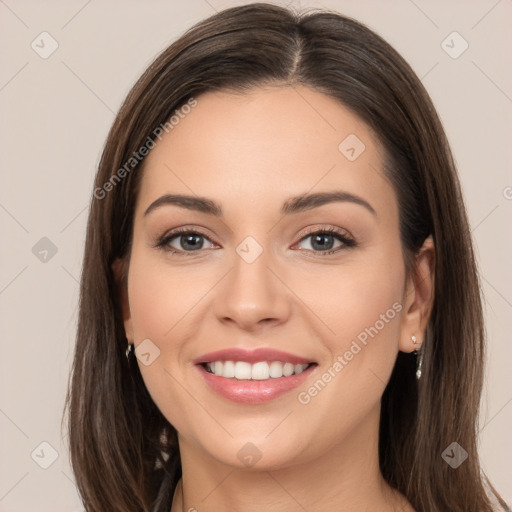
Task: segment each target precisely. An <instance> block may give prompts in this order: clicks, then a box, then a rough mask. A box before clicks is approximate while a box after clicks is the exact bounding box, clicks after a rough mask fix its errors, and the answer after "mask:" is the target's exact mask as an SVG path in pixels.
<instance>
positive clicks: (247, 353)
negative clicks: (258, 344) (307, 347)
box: [194, 348, 314, 364]
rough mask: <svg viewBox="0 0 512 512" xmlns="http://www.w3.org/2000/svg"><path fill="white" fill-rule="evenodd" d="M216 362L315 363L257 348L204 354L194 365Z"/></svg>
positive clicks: (279, 352)
mask: <svg viewBox="0 0 512 512" xmlns="http://www.w3.org/2000/svg"><path fill="white" fill-rule="evenodd" d="M214 361H247V362H248V363H251V364H253V363H257V362H259V361H281V362H283V363H293V364H308V363H312V362H314V361H311V360H308V359H304V358H303V357H299V356H296V355H293V354H289V353H288V352H282V351H281V350H275V349H273V348H257V349H254V350H245V349H241V348H228V349H225V350H217V351H216V352H208V354H204V355H202V356H201V357H198V358H197V359H195V360H194V363H195V364H202V363H211V362H214Z"/></svg>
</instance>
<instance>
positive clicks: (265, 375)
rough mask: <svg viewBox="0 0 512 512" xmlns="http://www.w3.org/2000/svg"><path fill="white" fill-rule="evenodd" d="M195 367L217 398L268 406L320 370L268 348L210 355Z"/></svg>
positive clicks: (201, 359) (306, 361)
mask: <svg viewBox="0 0 512 512" xmlns="http://www.w3.org/2000/svg"><path fill="white" fill-rule="evenodd" d="M194 363H195V365H196V367H197V368H198V370H199V371H200V373H201V376H202V378H203V379H204V381H205V382H206V384H207V385H208V387H209V388H210V389H211V390H213V391H214V392H215V393H216V394H218V395H221V396H222V397H224V398H226V399H228V400H230V401H234V402H239V403H246V404H259V403H263V402H267V401H269V400H273V399H275V398H277V397H279V396H281V395H283V394H285V393H287V392H288V391H291V390H292V389H294V388H296V387H297V386H299V385H300V384H302V383H303V382H304V381H305V380H306V379H307V378H309V376H310V375H311V374H312V373H313V372H314V371H315V368H316V367H317V363H316V362H315V361H311V360H308V359H305V358H303V357H300V356H297V355H295V354H291V353H287V352H282V351H280V350H275V349H267V348H259V349H255V350H244V349H239V348H232V349H226V350H219V351H216V352H209V353H208V354H204V355H202V356H201V357H199V358H197V359H196V360H194ZM228 368H229V369H228ZM292 369H293V370H292Z"/></svg>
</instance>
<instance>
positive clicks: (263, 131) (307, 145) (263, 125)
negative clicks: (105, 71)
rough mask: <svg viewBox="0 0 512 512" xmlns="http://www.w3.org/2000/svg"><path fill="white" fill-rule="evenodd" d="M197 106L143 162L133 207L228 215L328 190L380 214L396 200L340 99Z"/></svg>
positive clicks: (359, 124)
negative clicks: (167, 200)
mask: <svg viewBox="0 0 512 512" xmlns="http://www.w3.org/2000/svg"><path fill="white" fill-rule="evenodd" d="M196 101H197V105H196V106H195V107H194V108H192V109H190V111H189V112H188V113H187V114H183V113H182V115H181V116H180V119H179V122H178V123H177V124H174V125H173V128H172V129H171V130H170V131H169V133H167V134H164V135H163V137H162V139H161V140H158V139H156V146H155V147H154V148H153V149H152V150H151V151H150V153H149V155H148V156H147V157H146V162H145V166H144V176H143V178H142V183H141V189H140V194H139V201H138V208H139V210H140V209H144V208H145V207H147V205H148V204H149V203H150V202H151V201H154V200H155V199H156V198H158V197H159V196H160V195H162V194H165V193H182V194H189V195H191V194H192V195H199V196H206V197H212V199H213V198H214V199H215V200H216V202H219V203H221V204H223V205H226V208H223V209H225V210H226V211H229V209H230V208H232V212H233V213H235V210H236V209H238V210H240V207H243V208H244V209H247V207H249V206H250V205H252V206H254V207H255V208H260V209H261V208H262V207H264V206H267V205H268V206H269V208H270V207H271V208H274V207H273V206H271V205H272V204H277V203H279V206H281V204H282V202H283V201H284V200H285V199H286V198H287V197H289V196H294V195H300V194H304V193H307V192H309V191H311V192H317V191H328V190H334V189H336V190H339V189H343V190H346V191H347V192H349V193H354V194H358V195H363V194H364V195H365V197H366V198H367V199H368V200H369V201H371V202H372V203H375V204H374V205H373V206H374V207H375V208H376V209H378V208H379V205H380V206H382V207H384V206H385V205H386V204H387V206H388V208H389V206H393V203H394V202H396V201H395V197H394V193H393V190H392V187H391V186H390V184H389V183H388V181H387V180H386V178H385V177H384V175H383V168H382V166H383V151H382V149H381V147H380V144H379V143H378V140H377V138H376V136H375V135H374V133H373V132H372V131H371V129H370V128H369V127H368V126H367V125H366V124H365V123H364V122H363V121H362V120H361V119H359V118H358V117H357V116H356V115H354V114H353V113H352V112H351V111H350V110H349V109H348V108H346V107H345V106H344V105H342V104H341V103H340V102H338V101H337V100H335V99H333V98H330V97H328V96H325V95H323V94H321V93H319V92H316V91H313V90H311V89H308V88H306V87H302V86H300V87H279V88H278V87H272V88H265V89H260V88H258V89H254V90H252V91H250V92H249V93H243V94H238V93H229V92H224V91H216V92H208V93H205V94H202V95H200V96H198V97H197V98H196ZM187 110H188V109H187ZM390 201H391V203H390ZM276 208H277V206H276ZM260 212H261V210H260Z"/></svg>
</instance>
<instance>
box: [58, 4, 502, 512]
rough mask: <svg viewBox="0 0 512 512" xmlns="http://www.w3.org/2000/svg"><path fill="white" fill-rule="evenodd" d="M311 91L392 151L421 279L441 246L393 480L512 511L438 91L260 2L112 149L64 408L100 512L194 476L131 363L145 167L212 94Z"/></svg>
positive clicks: (136, 503) (167, 492) (150, 86)
mask: <svg viewBox="0 0 512 512" xmlns="http://www.w3.org/2000/svg"><path fill="white" fill-rule="evenodd" d="M299 84H300V85H305V86H307V87H310V88H312V89H314V90H316V91H319V92H321V93H324V94H326V95H329V96H330V97H333V98H335V99H337V100H339V101H340V102H341V103H342V104H344V105H345V106H347V107H348V108H350V109H351V110H352V111H353V112H354V113H355V114H356V115H357V116H359V117H360V118H361V119H362V120H364V121H365V122H366V123H367V124H368V125H369V126H370V127H371V128H372V129H373V130H374V131H375V133H376V134H377V136H378V138H379V139H380V142H381V143H382V146H383V147H384V149H385V152H386V159H385V160H386V161H385V169H386V175H387V177H388V179H389V180H390V182H391V183H392V185H393V187H394V189H395V191H396V193H397V197H398V202H399V210H400V234H401V241H402V246H403V253H404V258H405V261H406V263H407V264H408V268H409V269H410V268H411V267H410V265H409V263H410V262H411V261H412V259H411V258H412V256H413V255H414V254H415V253H416V252H417V251H418V249H419V248H420V247H421V245H422V243H423V241H424V240H425V238H426V237H427V236H429V235H432V237H433V239H434V243H435V250H436V266H435V284H436V285H435V297H434V305H433V310H432V313H431V318H430V322H429V325H428V327H427V332H426V339H425V342H424V344H423V347H422V358H423V359H422V376H421V379H420V380H419V381H418V380H417V379H416V378H415V371H416V358H417V356H416V355H415V354H405V353H402V352H400V353H399V355H398V357H397V360H396V364H395V367H394V369H393V373H392V375H391V378H390V381H389V383H388V385H387V387H386V389H385V391H384V394H383V397H382V408H381V420H380V431H379V460H380V467H381V471H382V474H383V476H384V478H385V479H386V481H387V482H389V484H390V485H391V486H392V487H394V488H396V489H398V490H399V491H400V492H401V493H402V494H404V495H405V496H406V498H407V499H408V500H409V502H410V503H411V504H412V506H413V507H414V508H415V509H416V510H417V511H424V512H434V511H451V512H455V511H461V512H469V511H475V512H476V511H478V512H491V510H493V508H492V505H491V501H490V498H489V496H488V494H487V492H489V491H486V488H485V487H486V485H489V486H490V488H491V489H492V493H494V494H495V495H496V496H497V497H498V500H499V501H500V503H501V505H502V506H503V507H506V504H505V503H504V502H503V500H502V499H501V498H499V496H498V494H497V493H496V492H495V491H494V489H493V488H492V486H491V485H490V484H489V483H488V481H486V477H485V476H484V475H483V473H482V472H481V469H480V464H479V458H478V452H477V434H478V427H477V421H478V412H479V404H480V396H481V391H482V383H483V361H484V356H485V353H484V349H485V340H484V328H483V315H482V306H481V296H480V286H479V280H478V275H477V270H476V266H475V260H474V255H473V248H472V243H471V236H470V230H469V228H468V220H467V216H466V212H465V208H464V203H463V199H462V197H461V191H460V186H459V182H458V178H457V174H456V170H455V165H454V162H453V159H452V155H451V152H450V149H449V146H448V142H447V140H446V136H445V134H444V131H443V128H442V126H441V123H440V120H439V118H438V116H437V114H436V112H435V109H434V107H433V105H432V102H431V100H430V98H429V96H428V94H427V92H426V91H425V89H424V87H423V85H422V84H421V82H420V81H419V79H418V78H417V76H416V75H415V74H414V72H413V71H412V69H411V68H410V66H409V65H408V64H407V63H406V62H405V61H404V59H403V58H402V57H401V56H400V55H399V54H398V53H397V52H396V51H395V50H394V49H393V48H392V47H391V46H390V45H389V44H388V43H386V42H385V41H384V40H383V39H381V38H380V37H379V36H378V35H377V34H375V33H374V32H372V31H371V30H370V29H368V28H367V27H365V26H364V25H362V24H361V23H359V22H357V21H355V20H353V19H350V18H347V17H344V16H342V15H340V14H338V13H335V12H330V11H325V10H322V11H311V12H303V13H295V12H293V11H290V10H288V9H285V8H282V7H277V6H274V5H270V4H251V5H248V6H243V7H235V8H231V9H226V10H224V11H221V12H220V13H218V14H215V15H214V16H212V17H210V18H208V19H206V20H204V21H202V22H200V23H198V24H197V25H195V26H194V27H192V28H191V29H190V30H189V31H188V32H186V33H185V34H184V35H183V36H182V37H180V38H179V39H178V40H177V41H176V42H175V43H173V44H172V45H171V46H169V47H168V48H167V49H165V50H164V51H163V52H162V53H161V54H160V55H159V56H158V57H157V58H156V60H155V61H154V62H153V63H152V64H151V65H150V67H149V68H148V69H147V70H146V71H145V72H144V74H143V75H142V76H141V78H140V79H139V80H138V81H137V83H136V84H135V85H134V87H133V88H132V90H131V91H130V93H129V94H128V96H127V98H126V100H125V102H124V104H123V105H122V107H121V109H120V111H119V113H118V115H117V117H116V119H115V122H114V124H113V126H112V128H111V130H110V133H109V135H108V138H107V141H106V144H105V148H104V151H103V154H102V158H101V161H100V164H99V169H98V173H97V176H96V181H95V185H94V187H95V192H94V194H93V197H92V201H91V206H90V213H89V221H88V227H87V238H86V245H85V252H84V261H83V272H82V277H81V283H80V305H79V306H80V307H79V320H78V331H77V339H76V352H75V356H74V362H73V368H72V373H71V375H70V386H69V390H68V395H67V400H66V408H69V412H68V414H69V422H68V429H69V443H70V452H71V462H72V467H73V471H74V473H75V476H76V481H77V486H78V489H79V492H80V494H81V497H82V499H83V502H84V505H85V508H86V510H87V511H107V510H108V511H122V512H127V511H134V512H135V511H149V510H153V511H155V512H156V511H160V510H161V511H167V512H168V510H170V506H171V502H172V496H173V493H174V490H175V487H176V483H177V481H178V480H179V478H180V476H181V463H180V454H179V447H178V444H177V435H176V430H175V429H174V427H173V426H172V425H171V424H170V423H169V422H168V421H167V420H166V418H165V417H164V416H163V415H162V413H161V412H160V411H159V410H158V408H157V407H156V405H155V404H154V403H153V401H152V399H151V397H150V395H149V393H148V391H147V389H146V387H145V385H144V382H143V380H142V377H141V374H140V372H139V368H138V365H137V361H136V359H135V357H134V356H133V355H130V356H129V357H128V358H127V356H126V354H125V350H126V346H127V340H126V337H125V332H124V327H123V319H122V313H121V304H120V298H119V293H118V291H119V290H118V285H117V283H116V280H115V276H114V273H113V271H112V263H113V262H114V261H115V260H116V258H122V257H129V253H130V244H131V238H132V229H133V215H134V205H135V201H136V198H137V191H138V184H139V182H140V178H141V175H142V170H143V164H144V159H143V158H140V161H138V160H137V161H134V160H131V159H133V158H135V157H134V154H135V153H136V152H138V150H139V149H140V148H141V147H142V146H144V145H150V143H152V141H154V140H155V139H156V137H157V134H158V133H159V132H157V131H156V130H157V128H158V127H161V126H165V123H168V121H169V119H170V118H171V116H172V115H173V114H174V113H175V111H176V110H177V109H178V108H180V107H182V106H183V105H185V104H186V103H187V101H190V100H191V98H195V99H196V100H197V99H198V97H199V96H200V94H201V93H202V92H205V91H213V90H226V89H230V90H234V91H239V92H243V91H246V90H249V89H251V88H253V87H258V86H264V85H284V86H292V87H293V86H294V85H299ZM198 101H200V98H199V100H198ZM160 133H161V132H160ZM137 154H138V153H137ZM137 159H139V157H138V156H137ZM127 162H131V163H130V165H128V166H127V165H126V164H127ZM122 168H124V171H125V172H121V171H120V169H122ZM107 183H110V185H107ZM452 442H457V443H458V444H459V445H460V446H461V447H462V448H464V450H466V452H468V454H469V456H468V458H467V460H466V461H465V462H464V463H463V464H462V465H460V466H459V467H458V468H457V469H453V468H452V467H450V466H449V465H448V464H447V463H446V462H445V461H444V460H443V459H442V457H441V454H442V453H443V451H444V450H445V449H446V448H447V447H448V446H449V445H450V444H451V443H452Z"/></svg>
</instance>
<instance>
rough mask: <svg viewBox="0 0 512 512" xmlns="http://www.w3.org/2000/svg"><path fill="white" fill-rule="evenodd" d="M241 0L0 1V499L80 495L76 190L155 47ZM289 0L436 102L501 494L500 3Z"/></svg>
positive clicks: (505, 458) (487, 464)
mask: <svg viewBox="0 0 512 512" xmlns="http://www.w3.org/2000/svg"><path fill="white" fill-rule="evenodd" d="M241 3H251V2H238V1H228V0H189V1H187V2H174V1H166V2H164V1H142V0H139V1H134V0H131V1H126V0H123V1H121V0H116V1H113V0H109V1H98V0H89V1H84V0H72V1H70V0H66V1H63V0H62V1H54V0H52V1H46V2H38V1H35V0H32V1H29V0H26V1H22V0H1V1H0V40H1V47H2V48H3V51H2V53H1V57H0V59H1V77H0V110H1V116H2V124H1V146H0V159H1V160H0V161H1V170H2V172H1V182H0V222H1V259H0V308H1V332H0V343H1V348H0V447H1V456H0V510H1V511H9V512H21V511H24V512H26V511H35V510H37V511H40V512H45V511H48V512H50V511H51V512H59V511H70V512H71V511H81V510H83V507H82V506H81V504H80V500H79V499H78V495H77V492H76V488H75V485H74V479H73V475H72V472H71V469H70V467H69V458H68V455H67V444H66V437H65V435H61V429H60V420H61V415H62V408H63V403H64V397H65V392H66V386H67V379H68V373H69V368H70V365H71V361H72V355H73V346H74V336H75V329H76V317H77V300H78V280H79V276H80V271H81V261H82V251H83V243H84V233H85V223H86V219H87V206H88V204H89V199H90V196H91V193H92V183H93V177H94V174H95V171H96V167H97V164H98V161H99V157H100V154H101V151H102V148H103V144H104V141H105V138H106V135H107V131H108V129H109V127H110V126H111V123H112V122H113V119H114V116H115V113H116V111H117V110H118V108H119V106H120V104H121V102H122V100H123V99H124V97H125V95H126V93H127V92H128V91H129V89H130V87H131V86H132V85H133V83H134V82H135V80H136V79H137V78H138V76H139V75H140V74H141V73H142V72H143V71H144V69H145V68H146V66H147V65H148V64H149V63H150V62H151V61H152V60H153V58H154V57H155V56H156V55H157V54H158V53H159V52H160V51H161V50H163V49H164V48H165V47H166V46H168V45H169V44H170V43H171V42H172V41H174V40H175V39H176V38H177V37H179V36H180V35H181V34H182V33H183V32H184V31H185V30H186V29H188V28H189V27H190V26H191V25H192V24H193V23H195V22H197V21H199V20H200V19H202V18H205V17H207V16H209V15H211V14H213V13H214V12H215V11H218V10H221V9H223V8H225V7H231V6H235V5H240V4H241ZM276 3H279V2H276ZM281 3H282V4H284V2H281ZM291 3H292V4H293V5H294V6H295V7H310V6H313V7H327V8H331V9H335V10H338V11H339V12H341V13H343V14H345V15H349V16H352V17H354V18H356V19H358V20H360V21H362V22H364V23H366V24H367V25H369V26H370V27H371V28H373V29H374V30H376V31H377V32H378V33H379V34H381V35H382V36H383V37H384V38H385V39H386V40H387V41H389V42H390V43H391V44H392V45H393V46H394V47H395V48H396V49H397V50H398V51H399V52H400V53H401V54H402V55H403V56H404V57H405V58H406V60H407V61H408V62H409V63H410V64H411V65H412V67H413V69H414V70H415V72H416V73H417V74H418V76H419V77H420V78H421V79H422V81H423V83H424V84H425V86H426V88H427V90H428V92H429V93H430V95H431V96H432V99H433V101H434V104H435V105H436V108H437V109H438V112H439V114H440V116H441V119H442V121H443V124H444V127H445V129H446V132H447V134H448V138H449V140H450V142H451V146H452V149H453V152H454V155H455V158H456V161H457V164H458V169H459V173H460V178H461V181H462V186H463V192H464V194H465V198H466V201H467V207H468V213H469V218H470V222H471V226H472V235H473V238H474V242H475V246H476V250H477V256H478V263H479V266H480V270H481V276H482V285H483V292H484V294H485V299H486V300H485V307H486V319H487V331H488V336H489V361H488V367H487V378H486V385H485V391H484V396H483V401H482V405H483V407H482V422H481V435H480V451H481V457H482V462H483V466H484V469H485V470H486V471H487V473H488V474H489V476H490V477H491V479H492V481H493V482H494V483H495V484H496V486H497V488H498V489H499V490H500V491H501V492H502V494H503V496H504V497H505V499H506V500H507V501H508V502H509V503H510V502H512V489H511V486H510V482H511V481H512V473H511V469H510V455H511V453H512V442H511V439H510V432H511V430H512V429H511V426H512V404H511V401H512V386H511V377H510V367H511V365H512V357H511V353H510V348H509V347H510V332H511V327H512V325H511V324H512V323H511V317H512V315H511V308H512V287H511V267H510V261H512V257H511V256H512V254H511V253H512V245H511V229H510V227H511V222H510V220H511V219H510V214H511V208H512V177H511V175H510V172H509V170H510V168H511V160H512V152H511V150H510V146H511V141H512V122H511V120H512V76H511V75H512V73H511V69H512V68H511V66H510V62H511V53H512V52H511V38H510V23H511V20H512V3H511V2H510V0H499V1H496V0H478V1H476V0H474V1H462V0H460V1H454V0H452V1H441V0H436V1H426V0H414V1H413V0H393V1H377V0H373V1H365V2H362V1H359V2H358V1H350V0H338V1H336V0H333V1H323V2H313V1H307V2H306V1H304V2H291ZM43 32H46V33H47V34H42V33H43ZM453 32H457V34H453ZM41 41H42V42H41ZM57 45H58V46H57ZM466 45H467V48H466ZM55 48H56V49H55ZM52 50H54V51H53V53H51V51H52ZM463 50H464V51H463ZM49 53H51V55H48V54H49ZM41 443H43V444H41ZM44 466H48V467H47V469H44Z"/></svg>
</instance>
